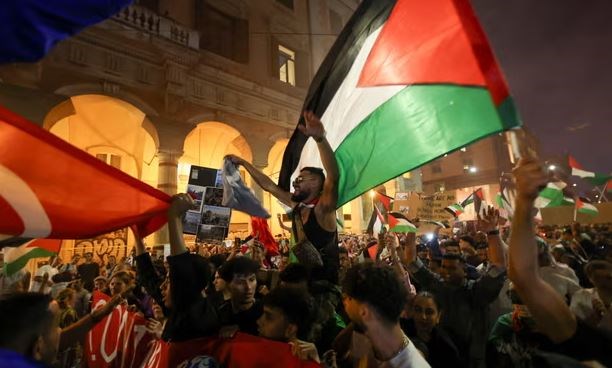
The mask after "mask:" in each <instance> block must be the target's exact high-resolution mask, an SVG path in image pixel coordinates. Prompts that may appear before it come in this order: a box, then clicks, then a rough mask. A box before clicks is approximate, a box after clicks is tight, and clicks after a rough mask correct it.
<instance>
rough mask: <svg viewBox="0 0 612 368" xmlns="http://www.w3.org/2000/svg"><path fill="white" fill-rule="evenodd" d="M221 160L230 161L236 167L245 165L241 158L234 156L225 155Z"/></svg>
mask: <svg viewBox="0 0 612 368" xmlns="http://www.w3.org/2000/svg"><path fill="white" fill-rule="evenodd" d="M223 159H228V160H230V161H231V162H232V163H233V164H234V165H236V166H239V165H243V164H244V163H245V161H244V159H243V158H242V157H238V156H236V155H226V156H225V157H224V158H223Z"/></svg>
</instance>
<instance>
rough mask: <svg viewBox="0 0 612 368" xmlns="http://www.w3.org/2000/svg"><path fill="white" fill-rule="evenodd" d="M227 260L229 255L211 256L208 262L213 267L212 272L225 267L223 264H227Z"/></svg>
mask: <svg viewBox="0 0 612 368" xmlns="http://www.w3.org/2000/svg"><path fill="white" fill-rule="evenodd" d="M226 259H227V254H223V253H221V254H213V255H212V256H210V258H209V259H208V261H209V262H210V263H211V265H212V266H213V268H212V269H211V271H212V272H216V271H217V270H218V269H219V268H220V267H221V266H222V265H223V263H225V260H226Z"/></svg>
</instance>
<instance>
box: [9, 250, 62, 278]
mask: <svg viewBox="0 0 612 368" xmlns="http://www.w3.org/2000/svg"><path fill="white" fill-rule="evenodd" d="M11 251H12V252H20V249H19V248H17V249H13V250H11ZM55 254H56V253H55V252H50V251H48V250H46V249H43V248H27V249H25V250H24V251H23V252H22V253H21V254H14V255H11V257H10V259H9V260H8V262H6V263H5V264H4V272H5V274H6V275H7V276H11V275H13V274H15V273H17V272H19V270H21V269H22V268H24V267H25V266H26V264H27V263H28V261H29V260H30V259H33V258H44V257H51V256H53V255H55ZM13 257H14V258H13ZM5 261H6V260H5Z"/></svg>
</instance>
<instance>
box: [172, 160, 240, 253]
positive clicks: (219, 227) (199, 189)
mask: <svg viewBox="0 0 612 368" xmlns="http://www.w3.org/2000/svg"><path fill="white" fill-rule="evenodd" d="M222 175H223V172H222V171H221V170H217V169H212V168H209V167H201V166H191V168H190V174H189V182H188V185H187V193H188V194H189V195H190V196H191V197H192V198H193V200H194V201H195V203H196V207H195V208H194V209H193V210H190V211H187V213H186V215H185V218H184V220H183V233H185V234H191V235H195V236H196V241H197V242H200V243H201V242H219V243H221V242H222V241H223V240H224V239H225V238H226V237H227V234H228V232H229V224H230V218H231V216H232V211H231V209H230V208H227V207H222V206H221V203H222V201H223V185H222Z"/></svg>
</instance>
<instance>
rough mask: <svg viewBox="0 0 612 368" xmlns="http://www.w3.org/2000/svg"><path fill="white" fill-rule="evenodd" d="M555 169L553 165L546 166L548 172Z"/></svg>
mask: <svg viewBox="0 0 612 368" xmlns="http://www.w3.org/2000/svg"><path fill="white" fill-rule="evenodd" d="M556 169H557V167H556V166H555V165H549V166H548V170H550V171H555V170H556Z"/></svg>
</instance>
